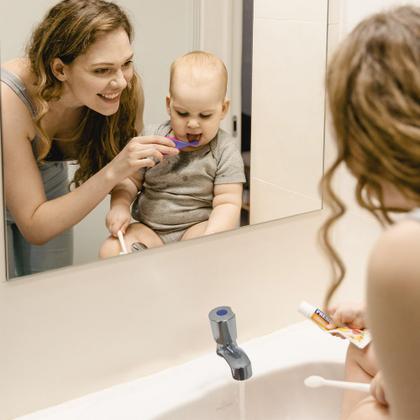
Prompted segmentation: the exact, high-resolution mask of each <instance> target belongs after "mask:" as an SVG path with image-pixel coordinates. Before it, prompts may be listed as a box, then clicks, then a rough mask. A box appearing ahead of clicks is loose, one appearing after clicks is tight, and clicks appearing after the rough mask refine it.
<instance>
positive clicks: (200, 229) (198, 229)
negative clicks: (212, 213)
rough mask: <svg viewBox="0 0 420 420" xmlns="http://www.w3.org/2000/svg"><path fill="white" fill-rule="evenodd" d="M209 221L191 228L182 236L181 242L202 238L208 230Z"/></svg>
mask: <svg viewBox="0 0 420 420" xmlns="http://www.w3.org/2000/svg"><path fill="white" fill-rule="evenodd" d="M207 223H208V222H207V220H206V221H205V222H201V223H197V224H196V225H194V226H191V227H190V228H188V229H187V230H186V231H185V233H184V235H182V238H181V241H186V240H187V239H193V238H198V237H200V236H203V235H204V233H205V231H206V228H207Z"/></svg>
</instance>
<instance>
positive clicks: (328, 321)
mask: <svg viewBox="0 0 420 420" xmlns="http://www.w3.org/2000/svg"><path fill="white" fill-rule="evenodd" d="M298 310H299V312H300V313H301V314H302V315H303V316H305V317H306V318H308V319H311V320H312V321H314V322H315V324H317V325H318V326H319V327H320V328H321V329H322V330H324V331H325V332H327V333H328V334H331V335H335V336H339V337H341V338H345V339H347V340H349V341H350V343H352V344H354V345H355V346H356V347H359V348H360V349H363V348H365V347H366V346H367V345H368V344H369V343H370V342H371V340H372V337H371V335H370V333H369V331H368V330H359V329H356V328H349V327H339V326H336V325H335V324H334V321H333V320H332V318H331V317H330V316H329V315H328V314H326V313H325V312H323V311H321V309H319V308H317V307H316V306H314V305H311V304H310V303H308V302H305V301H303V302H301V303H300V305H299V308H298ZM328 325H330V326H331V325H332V326H334V328H327V326H328Z"/></svg>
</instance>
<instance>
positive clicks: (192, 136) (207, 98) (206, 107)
mask: <svg viewBox="0 0 420 420" xmlns="http://www.w3.org/2000/svg"><path fill="white" fill-rule="evenodd" d="M174 85H175V86H172V92H173V93H172V96H171V97H169V96H168V97H167V98H166V106H167V110H168V114H169V116H170V118H171V127H172V130H173V132H174V134H175V137H176V138H178V139H179V140H182V141H189V142H191V141H198V145H197V146H191V147H186V148H184V149H183V150H182V151H183V152H184V151H185V152H190V151H193V150H196V149H197V147H200V146H204V145H205V144H207V143H209V142H210V141H211V140H213V139H214V137H215V136H216V134H217V131H218V129H219V125H220V121H221V120H222V119H223V118H224V117H225V115H226V112H227V110H228V108H229V102H228V101H227V100H225V99H224V98H222V93H221V88H220V82H219V81H218V80H208V79H206V80H205V81H202V82H199V83H191V82H190V81H189V80H187V79H184V80H182V78H180V77H178V78H177V80H176V82H175V83H174Z"/></svg>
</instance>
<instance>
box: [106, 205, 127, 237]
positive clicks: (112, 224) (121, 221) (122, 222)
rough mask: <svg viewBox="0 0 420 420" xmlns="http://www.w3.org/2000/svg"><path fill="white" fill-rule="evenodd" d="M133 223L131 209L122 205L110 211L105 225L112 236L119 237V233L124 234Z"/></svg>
mask: <svg viewBox="0 0 420 420" xmlns="http://www.w3.org/2000/svg"><path fill="white" fill-rule="evenodd" d="M130 222H131V214H130V208H129V207H127V206H122V205H115V206H113V207H112V208H111V210H109V212H108V213H107V215H106V218H105V224H106V227H107V229H108V230H109V232H110V233H111V235H113V236H115V237H117V236H118V235H117V234H118V231H119V230H121V232H122V233H123V234H125V231H126V229H127V227H128V225H129V224H130Z"/></svg>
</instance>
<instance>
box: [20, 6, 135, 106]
mask: <svg viewBox="0 0 420 420" xmlns="http://www.w3.org/2000/svg"><path fill="white" fill-rule="evenodd" d="M119 28H123V29H124V30H125V31H126V32H127V34H128V37H129V39H130V41H131V39H132V35H133V30H132V27H131V24H130V22H129V20H128V18H127V16H126V14H125V13H124V12H123V11H122V10H121V8H120V7H118V6H117V5H116V4H114V3H112V2H108V1H104V0H63V1H61V2H60V3H58V4H56V5H55V6H54V7H52V8H51V9H50V11H49V12H48V13H47V15H46V16H45V18H44V19H43V21H42V22H41V23H40V24H39V25H38V27H37V28H36V29H35V31H34V32H33V34H32V38H31V41H30V43H29V44H28V46H27V55H28V57H29V59H30V62H31V68H32V71H33V72H34V74H35V76H36V78H37V84H38V85H43V93H44V94H43V97H44V99H46V100H49V99H51V97H50V95H51V96H52V97H55V96H56V95H57V87H59V85H60V83H59V82H58V80H57V79H56V78H55V77H54V75H53V73H52V71H51V68H50V65H51V63H52V60H53V59H54V58H60V59H61V60H62V61H63V62H64V63H65V64H69V63H71V62H73V60H74V59H75V58H76V57H78V56H79V55H81V54H83V53H84V52H86V50H87V49H88V47H89V46H90V45H92V44H93V43H94V42H95V40H96V39H97V37H98V36H99V35H100V34H101V33H106V32H111V31H114V30H116V29H119ZM54 87H55V88H56V89H54Z"/></svg>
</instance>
